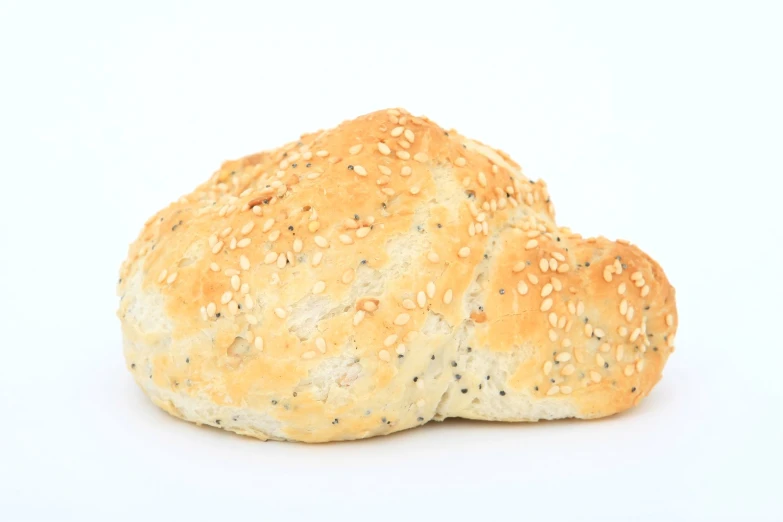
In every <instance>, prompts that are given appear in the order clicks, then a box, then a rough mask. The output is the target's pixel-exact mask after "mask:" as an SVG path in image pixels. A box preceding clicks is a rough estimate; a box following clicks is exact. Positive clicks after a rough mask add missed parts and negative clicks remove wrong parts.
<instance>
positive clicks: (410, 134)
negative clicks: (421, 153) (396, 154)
mask: <svg viewBox="0 0 783 522" xmlns="http://www.w3.org/2000/svg"><path fill="white" fill-rule="evenodd" d="M404 134H405V139H406V140H408V141H410V142H411V143H413V142H414V141H415V139H416V136H415V135H414V134H413V131H412V130H410V129H405V132H404Z"/></svg>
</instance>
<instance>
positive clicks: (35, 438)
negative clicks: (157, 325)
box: [0, 0, 783, 521]
mask: <svg viewBox="0 0 783 522" xmlns="http://www.w3.org/2000/svg"><path fill="white" fill-rule="evenodd" d="M781 15H783V10H782V9H781V3H779V2H769V3H767V4H762V3H756V2H734V3H724V2H703V3H699V2H617V3H603V2H601V3H595V2H574V3H562V2H559V3H557V4H554V3H553V4H547V5H543V2H535V3H531V4H518V3H516V2H513V1H512V0H508V1H507V2H490V1H486V0H483V1H478V2H470V3H465V2H440V3H435V2H432V3H430V2H425V1H423V0H422V1H419V2H412V3H407V2H401V1H396V2H371V1H369V0H368V1H367V2H365V3H359V2H357V3H353V4H347V3H340V2H319V3H318V4H313V5H309V4H308V3H307V2H302V1H297V2H293V1H292V2H284V1H283V0H279V1H276V2H268V3H266V2H262V1H256V2H249V3H246V4H242V5H237V4H233V3H229V2H225V3H224V2H207V3H204V4H197V3H195V2H192V3H191V2H143V1H140V2H127V3H125V5H121V4H120V3H118V2H95V3H92V4H88V3H85V2H77V1H70V2H49V3H43V2H21V1H20V2H16V3H14V2H11V3H8V2H5V1H0V68H1V69H0V179H1V181H2V183H1V184H0V348H2V351H1V352H0V355H1V357H2V359H0V519H3V520H17V519H43V518H46V519H73V520H115V519H117V520H119V519H132V520H159V519H160V520H200V519H209V520H231V519H239V520H270V521H278V520H289V519H291V520H297V519H298V520H316V519H317V520H323V521H326V520H339V521H349V520H368V521H376V520H428V521H434V520H441V519H445V518H446V517H448V518H449V519H451V520H493V519H494V520H547V521H549V520H562V519H568V520H580V521H581V520H602V521H605V520H630V519H634V520H667V521H671V520H688V521H692V520H702V519H703V520H718V519H726V520H747V519H759V520H761V519H767V520H781V517H782V516H783V515H781V511H782V510H783V505H781V504H782V502H781V493H780V491H779V490H780V485H781V469H783V468H782V467H781V465H782V464H783V458H781V455H782V453H783V450H781V442H782V441H783V428H782V425H783V421H782V418H781V417H782V414H781V412H782V411H783V401H782V400H781V389H782V388H783V384H782V382H783V376H782V375H781V371H782V370H783V366H781V352H782V351H783V342H782V341H781V337H780V333H779V328H780V323H781V318H780V314H781V313H782V312H783V295H781V290H782V288H781V286H783V285H781V262H782V261H783V258H782V257H781V254H783V249H782V248H781V240H783V235H781V231H780V230H781V229H780V227H781V224H783V213H782V212H781V206H782V205H783V201H781V189H783V185H782V184H781V179H783V178H782V177H783V167H782V165H783V162H782V161H781V154H782V153H783V132H782V131H781V129H782V128H783V110H782V104H781V96H783V94H782V93H783V81H781V80H782V75H783V73H781V70H782V69H783V68H782V67H781V55H782V54H783V39H782V38H781V19H782V18H783V17H782V16H781ZM392 106H403V107H405V108H407V109H408V110H410V111H412V112H413V113H416V114H426V115H427V116H429V117H430V118H432V119H434V120H435V121H436V122H438V123H440V124H441V125H442V126H444V127H447V128H448V127H454V128H457V129H458V130H459V131H460V132H462V133H463V134H465V135H467V136H471V137H474V138H477V139H480V140H482V141H484V142H486V143H489V144H491V145H493V146H496V147H499V148H502V149H504V150H506V151H507V152H509V153H510V154H511V155H512V157H514V158H515V159H516V160H517V161H518V162H519V163H521V164H522V165H523V167H524V169H525V171H526V173H527V175H528V176H530V177H533V178H539V177H540V178H543V179H545V180H546V181H547V182H548V184H549V187H550V191H551V194H552V198H553V201H554V203H555V207H556V210H557V213H558V221H559V222H560V223H561V224H563V225H568V226H571V227H572V228H574V229H575V230H577V231H580V232H582V233H583V234H585V235H592V234H604V235H607V236H608V237H624V238H630V239H632V240H633V241H634V242H636V243H637V244H638V245H640V246H641V247H642V248H643V249H645V250H647V251H648V252H650V253H651V254H652V255H653V257H655V258H656V259H657V260H659V261H660V263H661V264H662V266H663V267H664V269H665V270H666V273H667V275H668V277H669V278H670V280H671V281H672V283H673V284H674V285H675V286H676V288H677V297H678V304H679V310H680V332H679V334H678V335H677V348H678V349H677V351H676V352H675V353H674V355H673V356H672V357H671V359H670V361H669V364H668V366H667V367H666V370H665V372H664V378H663V380H662V381H661V383H660V384H659V385H658V386H657V387H656V388H655V390H654V391H653V393H652V395H651V396H650V397H649V398H648V399H647V400H646V401H645V402H644V403H643V404H642V405H641V406H640V407H639V408H637V409H635V410H633V411H631V412H629V413H627V414H623V415H618V416H616V417H614V418H609V419H606V420H602V421H595V422H572V421H565V422H552V423H540V424H537V425H534V424H531V425H500V424H490V423H478V422H466V421H447V422H445V423H442V424H438V423H433V424H431V425H428V426H426V427H423V428H419V429H416V430H412V431H409V432H406V433H401V434H397V435H394V436H389V437H384V438H378V439H373V440H368V441H363V442H357V443H339V444H328V445H318V446H306V445H301V444H290V443H271V442H270V443H261V442H257V441H254V440H251V439H246V438H242V437H239V436H234V435H230V434H227V433H224V432H222V431H219V430H216V429H211V428H197V427H195V426H193V425H190V424H188V423H185V422H182V421H178V420H175V419H173V418H171V417H169V416H168V415H166V414H165V413H163V412H161V411H159V410H158V409H157V408H155V407H154V406H153V405H152V404H151V403H150V402H149V401H148V400H147V399H146V398H145V397H144V396H143V395H142V393H141V392H140V390H138V389H137V388H136V386H135V384H134V383H133V381H132V379H131V378H130V376H129V375H128V374H127V372H126V370H125V367H124V362H123V359H122V351H121V344H120V328H119V323H118V321H117V319H116V317H115V316H114V312H115V309H116V306H117V298H116V297H115V296H114V284H115V281H116V278H117V274H118V270H119V265H120V262H121V261H122V259H123V258H124V256H125V253H126V248H127V245H128V243H129V242H130V241H131V240H133V239H134V237H135V234H137V233H138V231H139V230H140V228H141V226H142V224H143V222H144V221H145V219H146V218H147V217H148V216H149V215H151V214H152V213H153V212H154V211H156V210H157V209H158V208H160V207H162V206H164V205H166V204H167V203H169V202H170V201H172V200H174V199H176V198H177V197H178V196H180V195H181V194H184V193H187V192H189V191H190V190H191V189H192V188H193V187H195V185H196V184H197V183H200V182H201V181H202V180H204V179H206V178H207V177H208V176H209V175H210V174H211V173H212V172H213V171H214V170H215V169H216V168H217V167H218V166H219V164H220V163H221V162H222V161H223V160H225V159H228V158H233V157H238V156H241V155H245V154H249V153H252V152H255V151H258V150H261V149H266V148H272V147H275V146H278V145H280V144H282V143H284V142H287V141H290V140H292V139H295V138H297V137H298V135H299V134H300V133H302V132H305V131H312V130H316V129H319V128H328V127H331V126H334V125H335V124H337V123H339V122H340V121H342V120H343V119H348V118H352V117H355V116H358V115H360V114H363V113H366V112H369V111H372V110H376V109H381V108H387V107H392Z"/></svg>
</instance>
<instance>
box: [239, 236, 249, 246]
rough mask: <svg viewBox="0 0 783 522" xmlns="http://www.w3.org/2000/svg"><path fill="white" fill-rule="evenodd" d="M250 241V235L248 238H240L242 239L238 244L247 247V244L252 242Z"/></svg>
mask: <svg viewBox="0 0 783 522" xmlns="http://www.w3.org/2000/svg"><path fill="white" fill-rule="evenodd" d="M250 241H251V240H250V238H249V237H246V238H244V239H240V240H239V241H238V242H237V246H238V247H239V248H245V247H246V246H248V245H249V244H250Z"/></svg>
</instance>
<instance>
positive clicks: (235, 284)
mask: <svg viewBox="0 0 783 522" xmlns="http://www.w3.org/2000/svg"><path fill="white" fill-rule="evenodd" d="M239 286H240V281H239V276H238V275H233V276H231V288H233V289H234V291H235V292H236V291H237V290H239Z"/></svg>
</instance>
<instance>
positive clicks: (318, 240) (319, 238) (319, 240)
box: [314, 236, 329, 248]
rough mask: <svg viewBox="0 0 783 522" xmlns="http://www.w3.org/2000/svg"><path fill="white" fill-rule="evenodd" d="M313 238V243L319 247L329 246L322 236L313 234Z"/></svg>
mask: <svg viewBox="0 0 783 522" xmlns="http://www.w3.org/2000/svg"><path fill="white" fill-rule="evenodd" d="M314 239H315V244H316V245H318V246H319V247H321V248H326V247H328V246H329V242H328V241H327V240H326V238H325V237H323V236H315V238H314Z"/></svg>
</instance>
